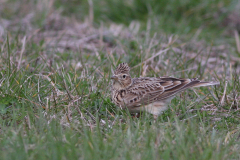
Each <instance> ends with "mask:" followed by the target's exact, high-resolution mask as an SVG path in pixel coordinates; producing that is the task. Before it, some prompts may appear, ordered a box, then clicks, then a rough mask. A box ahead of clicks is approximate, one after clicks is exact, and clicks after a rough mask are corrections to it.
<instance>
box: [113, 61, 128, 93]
mask: <svg viewBox="0 0 240 160" xmlns="http://www.w3.org/2000/svg"><path fill="white" fill-rule="evenodd" d="M129 71H130V68H129V66H128V64H127V63H121V64H119V65H118V67H117V68H116V70H115V71H114V74H113V76H112V77H111V79H112V80H113V84H112V86H113V88H114V89H116V90H121V89H126V88H127V87H129V86H130V85H131V84H132V78H131V76H130V74H129Z"/></svg>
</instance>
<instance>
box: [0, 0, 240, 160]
mask: <svg viewBox="0 0 240 160" xmlns="http://www.w3.org/2000/svg"><path fill="white" fill-rule="evenodd" d="M24 2H25V3H19V2H18V1H15V0H11V1H5V2H0V4H1V5H0V6H1V7H0V15H1V17H2V18H1V19H0V49H1V58H0V116H1V118H0V148H1V151H0V156H1V157H2V159H24V160H25V159H239V158H240V154H239V145H240V140H239V138H240V129H239V127H240V126H239V120H240V118H239V117H240V115H239V105H238V103H239V86H240V85H239V84H240V82H239V76H238V75H239V73H240V68H239V53H238V50H237V45H238V44H237V41H236V38H235V37H234V36H233V34H232V33H231V32H228V31H229V30H231V29H232V28H231V27H230V26H227V27H225V28H223V27H221V23H222V21H221V19H216V20H215V19H214V17H211V16H210V18H209V19H207V20H206V21H205V20H204V19H206V15H208V14H210V13H211V14H214V13H216V14H217V13H219V12H220V11H221V9H227V11H228V12H226V15H223V17H228V15H230V14H231V11H233V10H234V8H232V9H231V7H232V6H233V4H234V3H235V2H234V1H232V3H229V2H228V1H209V2H205V3H201V2H200V1H193V2H186V4H184V3H183V2H184V1H183V2H181V3H180V2H179V3H180V4H178V3H175V2H173V1H170V2H167V1H162V2H161V5H160V4H159V5H158V3H157V2H158V1H154V0H152V1H149V3H147V4H145V3H146V2H145V1H140V0H135V1H132V3H130V4H128V5H125V1H122V2H118V1H108V0H104V1H101V3H100V2H98V1H95V0H93V6H94V10H93V11H94V18H95V21H93V23H92V22H91V19H89V12H88V7H89V5H88V3H87V2H85V1H81V2H77V1H69V3H67V2H66V1H60V0H55V1H52V2H53V3H51V2H50V1H49V2H47V1H34V2H33V1H24ZM110 3H111V4H110ZM73 4H74V5H73ZM133 4H135V6H132V5H133ZM223 4H224V5H223ZM78 5H80V6H81V7H82V8H84V7H85V10H84V9H82V8H81V7H80V9H82V10H81V12H78V9H79V8H78ZM103 5H106V6H109V5H110V6H115V5H116V6H118V5H123V6H122V7H123V8H122V9H118V8H121V7H116V8H111V7H106V8H105V10H101V9H102V6H103ZM10 6H11V7H10ZM45 6H48V7H45ZM144 6H150V8H151V12H150V11H149V10H148V9H146V8H144ZM178 6H179V7H178ZM189 6H193V9H191V7H189ZM214 6H217V7H214ZM223 6H226V8H223ZM236 6H237V5H236ZM124 7H126V8H124ZM133 7H136V8H137V9H139V11H138V10H136V9H135V10H134V9H132V8H133ZM159 7H162V8H160V9H159ZM26 8H28V10H26ZM197 8H199V10H197ZM211 8H214V10H212V9H211ZM103 9H104V8H103ZM230 9H231V10H230ZM169 10H171V11H172V13H171V14H170V15H169ZM182 10H183V12H181V11H182ZM189 10H190V11H192V14H190V15H188V14H187V13H188V12H189ZM123 11H125V12H126V13H123ZM207 11H210V12H209V13H208V12H207ZM69 12H71V14H70V13H69ZM130 12H133V13H131V14H130ZM179 12H181V13H183V16H180V17H179V15H178V13H179ZM16 13H19V14H16ZM78 13H81V15H78ZM150 13H151V14H150ZM124 14H126V15H130V17H127V19H125V18H126V15H124ZM211 14H210V15H211ZM63 15H64V16H63ZM78 16H82V17H78ZM98 16H99V17H98ZM111 16H113V17H112V18H111ZM159 16H160V17H162V18H163V19H162V21H165V20H166V19H168V20H169V21H167V22H166V24H167V26H165V25H163V24H162V23H161V24H160V22H161V21H159V23H158V22H156V21H154V19H155V18H158V17H159ZM149 17H150V18H149ZM78 18H79V19H78ZM84 18H85V21H83V19H84ZM98 19H99V20H101V21H102V22H101V23H98ZM114 19H116V20H118V21H116V22H118V23H112V21H113V20H114ZM223 19H224V18H223ZM81 20H82V21H81ZM160 20H161V18H160ZM210 22H211V23H210ZM122 23H123V24H125V25H122ZM200 23H201V24H202V27H204V28H203V30H204V31H199V32H197V33H196V30H197V28H198V27H196V26H199V24H200ZM128 24H130V25H128ZM172 24H175V25H172ZM159 25H161V27H159ZM186 26H187V27H189V28H190V29H189V30H188V31H186V32H185V31H184V28H186ZM169 27H170V28H169ZM1 28H3V32H1ZM223 30H224V31H223ZM236 30H237V28H236ZM205 31H209V33H206V32H205ZM216 32H217V33H218V34H219V35H217V36H212V37H211V36H210V35H215V34H216ZM170 33H172V34H170ZM209 37H211V38H210V39H209ZM210 42H211V43H210ZM120 62H128V63H129V65H130V66H131V67H132V70H131V74H132V76H133V77H138V76H156V77H157V76H162V75H169V76H173V75H174V76H175V77H183V78H186V77H199V79H203V80H206V81H207V80H209V81H210V80H215V81H220V86H217V87H210V88H207V87H201V88H196V89H192V90H187V91H185V92H183V93H181V94H180V95H179V96H177V97H176V98H174V99H173V100H172V103H171V104H170V106H169V109H168V110H167V111H165V112H164V113H163V115H161V116H160V117H159V118H158V120H157V122H156V123H153V117H152V116H151V115H149V114H147V113H142V115H141V116H140V117H139V118H136V117H132V116H131V115H130V114H129V113H128V111H126V110H121V109H120V108H118V107H116V106H115V105H114V104H113V103H111V100H110V76H111V70H112V69H114V67H115V66H117V65H118V64H119V63H120ZM226 81H227V83H225V82H226Z"/></svg>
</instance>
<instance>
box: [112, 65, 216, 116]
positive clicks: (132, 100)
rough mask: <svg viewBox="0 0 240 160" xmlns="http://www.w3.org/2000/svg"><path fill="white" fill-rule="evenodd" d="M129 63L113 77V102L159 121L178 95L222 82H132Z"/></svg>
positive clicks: (145, 79)
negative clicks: (158, 118) (149, 115)
mask: <svg viewBox="0 0 240 160" xmlns="http://www.w3.org/2000/svg"><path fill="white" fill-rule="evenodd" d="M129 71H130V68H129V66H128V64H127V63H121V64H119V65H118V67H117V68H116V70H115V71H114V75H113V76H112V77H111V79H112V80H113V82H112V87H111V96H112V101H113V102H114V103H115V104H116V105H117V106H119V107H121V108H127V109H129V111H130V112H140V111H147V112H149V113H151V114H153V115H154V117H155V118H156V117H157V116H158V115H160V114H161V113H162V112H163V111H164V110H166V109H167V105H168V103H169V102H170V101H171V99H172V98H173V97H174V96H175V95H176V94H177V93H179V92H181V91H183V90H185V89H187V88H190V87H201V86H210V85H218V84H219V82H201V81H200V80H198V79H196V78H193V79H183V78H173V77H159V78H154V77H141V78H131V76H130V74H129Z"/></svg>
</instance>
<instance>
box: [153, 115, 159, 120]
mask: <svg viewBox="0 0 240 160" xmlns="http://www.w3.org/2000/svg"><path fill="white" fill-rule="evenodd" d="M153 118H154V122H156V121H157V118H158V115H155V114H154V115H153Z"/></svg>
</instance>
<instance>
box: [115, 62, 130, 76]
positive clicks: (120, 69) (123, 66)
mask: <svg viewBox="0 0 240 160" xmlns="http://www.w3.org/2000/svg"><path fill="white" fill-rule="evenodd" d="M129 71H130V67H129V66H128V64H127V63H120V64H119V65H118V67H117V68H116V70H115V71H114V74H115V75H117V74H120V73H127V74H128V73H129Z"/></svg>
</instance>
